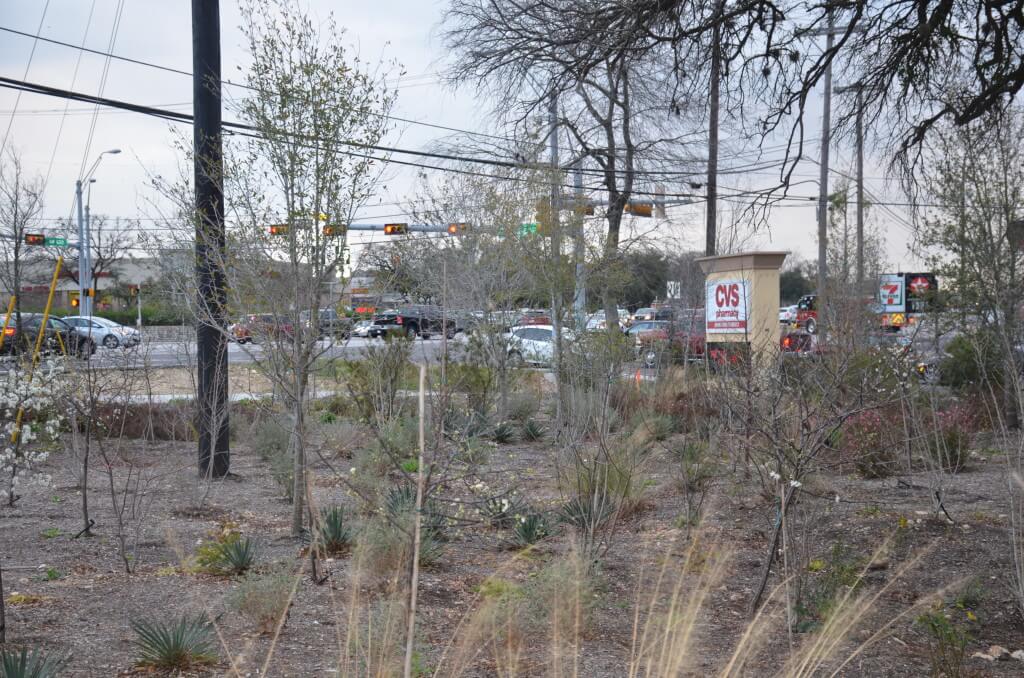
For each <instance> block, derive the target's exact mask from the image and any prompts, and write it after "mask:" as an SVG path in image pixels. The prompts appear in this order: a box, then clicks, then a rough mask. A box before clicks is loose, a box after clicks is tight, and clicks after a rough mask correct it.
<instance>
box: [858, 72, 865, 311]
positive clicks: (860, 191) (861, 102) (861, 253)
mask: <svg viewBox="0 0 1024 678" xmlns="http://www.w3.org/2000/svg"><path fill="white" fill-rule="evenodd" d="M857 291H858V292H863V291H864V89H863V88H862V87H858V88H857Z"/></svg>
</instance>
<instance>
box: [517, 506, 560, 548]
mask: <svg viewBox="0 0 1024 678" xmlns="http://www.w3.org/2000/svg"><path fill="white" fill-rule="evenodd" d="M549 534H551V529H550V528H549V527H548V521H547V520H546V519H545V518H544V514H542V513H529V514H527V515H525V516H520V517H519V519H518V520H516V524H515V529H513V530H512V542H513V543H514V544H515V545H516V546H518V547H520V548H523V547H526V546H530V545H531V544H536V543H537V542H539V541H540V540H541V539H544V538H545V537H547V536H548V535H549Z"/></svg>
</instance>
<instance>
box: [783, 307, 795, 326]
mask: <svg viewBox="0 0 1024 678" xmlns="http://www.w3.org/2000/svg"><path fill="white" fill-rule="evenodd" d="M796 311H797V306H796V304H793V305H792V306H783V307H781V308H780V309H779V322H780V323H782V324H784V325H789V324H792V323H794V322H796Z"/></svg>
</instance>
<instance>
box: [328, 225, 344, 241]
mask: <svg viewBox="0 0 1024 678" xmlns="http://www.w3.org/2000/svg"><path fill="white" fill-rule="evenodd" d="M347 231H348V227H347V226H346V225H345V224H324V235H325V236H327V237H328V238H340V237H342V236H344V235H345V233H346V232H347Z"/></svg>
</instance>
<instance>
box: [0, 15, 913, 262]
mask: <svg viewBox="0 0 1024 678" xmlns="http://www.w3.org/2000/svg"><path fill="white" fill-rule="evenodd" d="M446 2H447V0H375V1H374V2H359V1H342V0H335V1H330V0H308V2H306V3H305V6H306V7H308V10H309V12H310V13H311V14H312V15H313V16H314V17H315V18H320V19H323V18H326V17H327V15H328V14H329V13H331V12H333V13H334V15H335V19H336V20H337V22H338V24H339V25H341V26H342V27H344V28H345V29H346V33H345V35H344V36H340V38H339V39H341V40H343V41H345V42H346V44H348V45H350V46H352V47H353V48H354V49H355V50H356V51H358V52H359V54H360V55H361V56H362V57H363V58H364V59H366V60H369V61H373V62H375V61H377V60H378V59H379V58H380V57H384V58H386V59H389V60H390V59H393V60H395V61H397V62H399V63H400V64H402V65H403V67H404V70H405V75H404V76H402V77H400V78H395V79H392V80H391V84H392V85H393V86H395V87H396V88H397V90H398V99H397V104H396V106H395V109H394V111H393V114H394V115H396V116H399V117H403V118H407V119H409V120H414V121H418V122H424V123H431V124H435V125H444V126H448V127H454V128H458V129H465V130H470V131H481V132H495V131H498V130H495V128H494V127H493V124H492V123H491V115H490V109H489V106H488V105H487V102H486V101H481V100H480V99H479V98H478V97H477V96H476V94H475V92H473V91H470V90H466V91H453V90H452V89H450V88H448V87H446V86H443V85H441V84H440V82H439V77H438V71H440V70H442V69H443V68H444V65H445V53H444V48H443V44H442V42H441V40H440V21H441V18H442V13H443V10H444V7H445V6H446ZM2 3H3V7H4V12H3V13H2V15H0V28H2V29H11V30H14V31H21V32H23V33H28V34H30V35H37V34H38V35H41V36H43V37H45V38H49V39H53V40H60V41H63V42H67V43H71V44H75V45H83V44H84V45H85V46H86V47H88V48H91V49H95V50H99V51H104V52H107V51H110V52H112V53H114V54H117V55H119V56H124V57H129V58H132V59H137V60H141V61H146V62H149V63H154V64H159V65H161V66H166V67H169V68H173V69H179V70H182V71H191V67H192V56H191V49H192V42H191V14H190V3H188V2H186V1H184V0H178V1H176V2H166V1H165V2H157V1H155V0H2ZM119 10H120V11H119ZM44 12H45V13H44ZM90 13H91V17H90ZM118 18H119V21H117V20H118ZM239 24H240V17H239V10H238V3H237V2H235V1H234V0H221V31H222V59H223V65H222V68H223V73H224V76H225V77H226V78H227V79H240V78H239V75H238V73H239V72H238V68H239V67H244V66H245V64H246V63H247V59H246V55H245V52H244V50H243V49H242V42H243V39H242V36H241V33H240V31H239V29H238V26H239ZM115 25H116V30H115ZM0 33H2V35H0V73H2V74H3V76H5V77H8V78H15V79H24V80H28V81H29V82H33V83H41V84H46V85H50V86H54V87H61V88H65V89H71V90H75V91H80V92H86V93H90V94H102V95H103V96H105V97H109V98H112V99H120V100H126V101H131V102H135V103H141V104H145V105H151V106H158V107H161V108H169V109H172V110H175V111H181V112H185V113H191V111H192V105H191V93H192V82H191V79H190V78H189V77H187V76H184V75H180V74H175V73H168V72H164V71H161V70H158V69H154V68H150V67H146V66H142V65H137V64H130V63H125V62H123V61H118V60H109V62H108V60H107V59H105V58H104V57H102V56H99V55H95V54H89V53H83V52H80V51H79V50H76V49H72V48H68V47H64V46H59V45H53V44H49V43H45V42H42V41H35V40H33V39H32V38H30V37H24V36H20V35H17V34H14V33H11V32H9V31H0ZM33 50H34V51H33ZM104 76H105V77H104ZM836 81H837V83H839V84H841V83H842V82H843V79H842V74H836ZM241 93H242V92H241V90H238V89H237V88H231V87H226V90H225V95H226V96H233V95H234V96H238V95H240V94H241ZM65 106H67V110H66V113H65ZM820 115H821V107H820V100H819V99H817V98H816V99H815V100H814V101H812V103H811V106H810V110H808V112H807V113H806V117H805V125H806V126H807V128H808V131H807V136H808V138H811V139H813V140H814V141H813V143H812V145H811V146H810V147H809V153H810V154H811V155H813V156H814V157H817V155H818V153H819V142H818V139H819V137H820V128H821V121H820ZM225 119H230V114H227V113H226V114H225ZM172 128H176V129H177V130H178V133H179V134H181V135H184V136H183V137H182V138H184V139H185V140H186V141H187V142H189V143H190V140H191V130H190V129H189V128H188V127H185V126H181V125H173V126H172V125H171V124H170V123H168V122H166V121H163V120H159V119H155V118H150V117H146V116H142V115H137V114H134V113H130V112H125V111H120V110H113V109H108V108H100V109H99V111H98V113H96V112H95V108H94V107H92V106H88V105H85V104H80V103H76V102H70V103H67V102H65V101H64V100H62V99H56V98H49V97H45V96H40V95H35V94H22V95H21V96H20V99H19V97H18V96H17V93H16V92H14V91H12V90H10V89H5V88H0V132H3V133H4V137H3V138H5V139H6V143H7V144H8V145H12V146H13V147H14V148H15V149H16V150H17V151H18V152H19V153H20V154H21V156H22V159H23V161H24V163H25V166H26V168H27V169H28V171H29V172H30V173H32V174H37V175H40V176H43V177H46V191H45V214H46V218H47V219H48V220H49V222H48V223H54V222H55V221H56V220H57V219H66V218H68V217H69V216H70V215H71V214H72V210H73V206H74V202H73V199H74V183H75V179H76V178H77V177H79V176H81V173H83V172H84V171H86V170H87V169H88V167H89V166H91V165H92V163H93V162H94V160H95V158H96V157H97V156H98V155H99V154H100V153H101V152H102V151H104V150H107V149H112V148H120V149H122V153H121V154H119V155H107V156H104V158H103V160H102V162H101V164H100V166H99V168H98V169H97V171H96V173H95V174H94V178H96V180H97V181H96V183H95V184H93V185H92V195H91V197H90V202H91V206H92V211H93V213H94V214H107V215H110V216H117V217H129V218H134V219H139V220H140V221H141V228H143V229H153V228H156V226H155V219H156V218H157V217H158V215H159V211H160V210H159V207H160V200H161V199H160V197H159V196H158V195H157V194H156V193H155V191H154V190H153V189H152V188H151V187H150V177H151V176H152V175H162V176H173V175H175V174H177V173H178V172H179V171H180V170H181V168H182V164H181V162H182V161H181V158H180V157H179V155H178V153H177V151H176V150H175V148H174V146H173V141H174V139H175V134H174V132H173V131H172ZM449 134H450V133H448V132H444V131H442V130H438V129H436V128H432V127H429V126H425V125H418V124H408V123H401V124H399V125H398V127H397V129H396V131H395V134H394V135H393V136H392V137H391V138H390V139H389V140H388V141H389V142H390V143H393V144H394V145H399V146H402V147H405V148H413V149H427V148H429V147H430V146H431V145H432V144H433V143H434V142H436V141H437V140H438V139H440V138H443V137H448V136H449ZM725 145H726V149H725V150H723V157H722V159H721V160H720V163H719V164H720V166H721V167H728V166H729V165H730V164H732V163H737V164H742V163H744V162H748V161H749V160H748V159H749V157H750V154H751V153H753V152H754V150H755V148H754V147H753V146H752V145H743V144H740V145H737V144H736V142H732V144H731V145H730V142H728V141H727V142H726V144H725ZM831 152H832V163H831V164H832V167H833V168H834V169H835V170H836V172H837V173H839V172H842V173H846V174H850V175H852V173H853V160H854V152H853V149H852V148H851V147H849V145H848V144H846V143H845V142H843V143H837V144H834V145H833V146H832V151H831ZM881 164H882V163H881V161H880V160H879V159H878V158H876V157H875V155H874V154H873V153H872V152H870V149H869V152H868V155H867V159H866V163H865V175H866V181H865V184H866V188H867V191H868V192H869V194H870V195H872V196H874V197H875V198H876V199H877V200H884V201H888V202H893V203H899V202H904V201H905V199H904V198H903V196H902V195H901V193H900V192H899V190H898V186H897V184H896V183H895V182H894V181H889V180H886V178H885V176H884V173H883V171H882V169H881V167H880V166H881ZM185 169H186V170H188V168H187V167H186V168H185ZM796 175H797V176H796V181H798V182H802V183H800V184H799V185H797V186H795V187H794V188H793V189H792V191H791V192H792V193H793V194H794V195H798V196H810V195H816V194H817V190H818V186H817V183H818V181H817V177H818V166H817V165H816V164H814V163H813V162H810V161H804V162H801V163H800V165H799V166H798V167H797V170H796ZM838 178H839V177H838V176H837V174H833V176H832V181H833V182H835V181H836V180H837V179H838ZM770 179H771V177H770V176H766V175H756V174H751V175H730V176H723V177H722V178H720V180H719V183H720V186H721V189H720V190H722V189H725V190H728V189H729V188H733V187H739V188H751V187H759V186H763V185H764V184H765V182H767V181H770ZM414 181H415V179H414V175H413V170H411V169H400V168H397V167H395V168H392V169H390V170H389V171H388V177H387V181H386V182H384V183H385V184H386V187H385V186H383V185H382V187H381V189H380V190H379V191H378V192H377V195H375V196H374V198H373V200H371V202H370V204H367V205H366V206H365V207H364V208H363V209H362V211H361V212H360V215H359V217H360V218H359V219H358V220H359V221H367V222H381V221H396V220H397V221H401V220H402V217H403V215H402V214H401V207H400V203H401V202H402V201H403V200H405V199H407V198H408V197H409V194H410V192H411V189H412V188H413V186H414ZM594 197H597V198H600V196H594ZM732 209H734V206H733V205H731V204H728V203H724V202H723V203H722V204H721V205H720V207H719V210H720V212H722V213H723V215H724V217H726V218H728V216H729V211H730V210H732ZM874 211H875V212H876V214H874V215H873V217H872V218H873V219H874V220H876V223H877V226H878V228H879V229H880V230H881V231H882V232H883V233H884V234H885V237H886V258H887V260H888V263H889V264H890V267H891V268H892V270H898V269H903V270H906V269H907V268H910V267H913V266H915V265H917V264H918V263H919V262H917V260H916V259H914V258H913V256H911V255H910V254H909V253H908V250H907V244H908V241H909V239H910V236H909V228H908V222H909V215H908V214H907V212H906V210H905V208H903V207H900V206H898V205H893V206H888V207H886V208H881V209H876V210H874ZM851 213H852V210H851ZM669 217H670V222H671V223H669V224H666V225H663V226H659V227H657V228H652V227H651V225H650V224H649V223H642V222H641V220H637V223H636V224H634V227H635V228H636V229H637V232H641V231H642V232H646V233H649V236H648V237H650V238H653V239H654V240H655V241H660V242H661V243H664V244H671V245H673V246H674V247H676V248H678V249H687V248H689V249H699V248H700V247H701V246H702V243H703V228H704V226H703V224H704V207H703V205H697V206H691V207H685V208H677V209H673V210H670V212H669ZM815 217H816V215H815V203H814V202H812V201H797V200H790V201H786V203H785V204H782V205H779V206H778V207H776V208H774V209H773V211H772V213H771V216H770V218H769V220H768V228H767V229H765V230H763V231H762V232H759V233H758V234H756V235H755V236H754V239H753V241H752V246H753V247H757V248H760V249H773V250H789V251H791V252H792V253H793V255H794V256H796V257H799V258H803V259H814V258H815V257H816V252H817V244H816V233H817V226H816V220H815ZM350 235H351V236H355V238H356V240H358V241H362V242H365V241H366V240H367V239H368V238H372V239H373V240H374V241H381V240H383V238H384V236H383V235H380V234H372V235H370V234H360V235H355V234H350ZM357 255H358V252H357Z"/></svg>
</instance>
